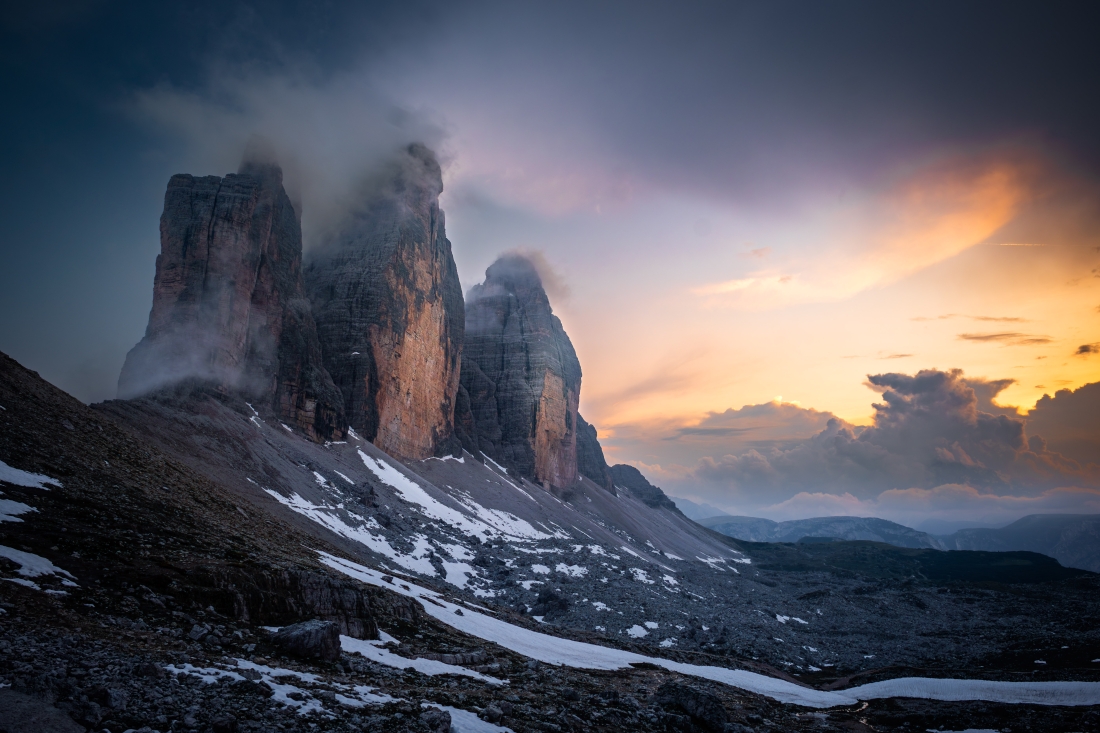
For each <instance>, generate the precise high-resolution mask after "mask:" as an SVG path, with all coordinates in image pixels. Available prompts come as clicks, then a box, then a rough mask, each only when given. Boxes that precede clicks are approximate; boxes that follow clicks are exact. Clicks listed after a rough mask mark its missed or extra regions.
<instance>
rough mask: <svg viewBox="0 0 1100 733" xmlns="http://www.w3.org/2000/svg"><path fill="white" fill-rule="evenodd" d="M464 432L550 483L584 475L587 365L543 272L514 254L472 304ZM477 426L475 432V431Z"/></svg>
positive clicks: (465, 438) (466, 440)
mask: <svg viewBox="0 0 1100 733" xmlns="http://www.w3.org/2000/svg"><path fill="white" fill-rule="evenodd" d="M462 386H463V389H464V391H465V395H464V396H463V398H462V399H463V400H464V401H468V404H469V412H468V413H466V414H462V413H460V414H459V416H458V418H457V422H458V429H459V430H458V437H459V439H460V440H461V441H462V442H463V444H464V445H465V446H467V448H469V447H470V446H475V447H476V448H477V449H478V450H480V451H481V452H483V453H484V454H485V455H487V456H489V457H490V458H492V459H493V460H495V461H497V462H498V463H500V464H502V465H504V466H507V467H508V468H509V469H513V470H515V471H517V472H518V473H519V474H520V475H521V476H524V477H526V478H529V479H531V480H533V481H535V482H537V483H540V484H542V485H543V486H545V487H547V488H567V487H569V486H571V485H572V484H573V483H575V482H576V480H577V475H578V474H577V427H578V415H577V403H578V401H579V398H580V391H581V366H580V362H579V361H578V360H577V354H576V352H575V351H574V350H573V344H572V343H571V342H570V341H569V337H568V336H567V335H566V333H565V330H564V329H563V328H562V325H561V321H560V320H558V318H557V316H555V315H554V314H553V311H552V310H551V308H550V301H549V299H548V298H547V297H546V291H545V290H544V289H543V286H542V280H541V279H540V277H539V274H538V271H537V270H536V269H535V268H534V266H533V265H532V264H531V263H530V262H529V261H528V260H527V259H525V258H523V257H521V256H518V255H506V256H504V257H501V258H500V259H498V260H497V261H496V262H495V263H493V265H491V266H490V267H489V269H488V270H486V271H485V282H483V283H481V284H480V285H476V286H474V287H473V288H472V289H471V290H470V292H469V294H468V296H467V302H466V345H465V352H464V358H463V367H462ZM470 430H472V431H473V432H472V433H471V432H469V431H470Z"/></svg>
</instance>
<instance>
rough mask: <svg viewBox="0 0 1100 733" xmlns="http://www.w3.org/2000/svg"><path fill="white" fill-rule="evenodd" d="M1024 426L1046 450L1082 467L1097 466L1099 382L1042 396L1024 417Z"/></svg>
mask: <svg viewBox="0 0 1100 733" xmlns="http://www.w3.org/2000/svg"><path fill="white" fill-rule="evenodd" d="M1027 426H1028V432H1033V433H1035V434H1036V435H1041V436H1043V437H1044V438H1045V439H1046V441H1047V444H1048V446H1049V448H1050V450H1052V451H1057V452H1059V453H1062V454H1063V455H1065V456H1067V457H1069V458H1072V459H1073V460H1076V461H1078V462H1080V463H1082V464H1085V463H1096V464H1100V382H1093V383H1092V384H1086V385H1085V386H1083V387H1078V388H1077V389H1076V390H1068V389H1062V390H1058V392H1056V393H1055V394H1054V396H1053V397H1051V396H1050V395H1043V396H1042V398H1041V399H1040V400H1039V401H1038V402H1036V403H1035V408H1034V409H1032V410H1031V412H1029V413H1028V414H1027Z"/></svg>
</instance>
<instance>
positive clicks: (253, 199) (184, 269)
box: [118, 145, 344, 440]
mask: <svg viewBox="0 0 1100 733" xmlns="http://www.w3.org/2000/svg"><path fill="white" fill-rule="evenodd" d="M271 160H272V159H271V157H270V156H269V155H268V154H267V153H266V152H265V151H263V150H262V149H261V148H260V147H259V146H255V145H254V146H253V147H252V148H251V149H250V152H249V153H248V154H246V156H245V162H244V163H242V164H241V168H240V170H239V172H238V173H236V174H230V175H227V176H225V177H224V178H219V177H218V176H203V177H199V178H196V177H194V176H191V175H176V176H173V177H172V179H171V180H170V181H169V182H168V190H167V192H166V193H165V196H164V213H163V214H162V215H161V219H160V239H161V253H160V255H159V256H158V257H157V263H156V276H155V279H154V282H153V308H152V311H151V312H150V314H149V325H148V327H147V329H146V331H145V337H144V338H143V339H142V340H141V341H140V342H139V343H138V344H137V345H136V346H135V347H134V348H133V349H131V350H130V353H129V354H127V356H126V362H125V364H124V365H123V368H122V373H121V375H120V376H119V382H118V394H119V397H121V398H124V399H129V398H134V397H139V396H141V395H144V394H148V393H150V392H152V391H155V390H157V389H159V388H162V387H165V386H168V385H172V384H177V383H180V382H183V381H185V380H198V381H201V382H204V383H213V384H214V385H215V386H216V387H217V388H218V389H219V390H222V391H226V392H228V391H236V392H239V393H241V394H243V395H244V396H245V397H246V398H247V399H249V400H251V401H252V402H253V404H254V405H255V406H256V407H257V408H260V407H263V408H267V409H270V410H271V411H272V412H273V413H274V414H276V415H278V417H279V418H280V419H282V420H283V421H285V422H290V423H293V424H295V425H297V427H299V428H300V429H302V430H303V431H304V432H306V434H308V435H309V436H310V437H312V438H313V439H315V440H322V439H333V438H339V437H341V436H342V435H343V429H344V421H343V404H342V400H341V399H340V395H339V393H338V392H337V390H336V387H335V385H334V384H333V382H332V379H331V378H330V377H329V375H328V373H327V372H326V371H325V369H324V365H323V363H322V359H321V349H320V343H319V342H318V340H317V332H316V327H315V325H314V322H313V318H312V316H311V314H310V308H309V301H308V300H307V299H306V297H305V292H304V290H303V287H302V270H301V267H302V231H301V225H300V221H299V219H298V215H297V213H296V212H295V211H294V207H293V205H292V204H291V202H290V199H289V198H288V197H287V194H286V191H285V190H284V189H283V185H282V171H281V170H280V169H279V167H278V166H277V165H275V164H274V163H273V162H271Z"/></svg>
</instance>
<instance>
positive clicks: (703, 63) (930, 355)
mask: <svg viewBox="0 0 1100 733" xmlns="http://www.w3.org/2000/svg"><path fill="white" fill-rule="evenodd" d="M1094 14H1095V11H1094V10H1092V8H1090V7H1089V6H1088V5H1086V4H1081V5H1079V6H1075V5H1072V4H1067V5H1059V6H1058V7H1057V8H1054V9H1052V8H1049V7H1042V6H1039V5H1024V4H1012V3H968V4H965V5H960V4H958V3H934V2H933V3H923V4H921V5H920V6H911V7H902V6H884V5H882V4H877V3H870V2H835V3H810V2H793V3H786V2H777V3H682V4H676V5H672V4H661V3H637V2H634V3H619V2H602V3H571V2H559V3H544V4H534V3H481V2H474V3H446V4H444V3H432V2H423V3H420V2H411V3H347V4H342V3H337V2H322V3H309V4H291V3H267V4H262V5H261V4H252V5H250V4H248V3H203V2H199V3H191V4H188V6H187V7H153V6H146V5H145V4H137V3H113V2H106V1H88V2H79V1H75V2H61V3H46V4H41V5H40V6H38V5H36V6H35V7H33V8H30V7H29V8H27V9H23V10H13V11H10V12H8V13H7V14H6V15H5V17H4V18H3V19H2V20H0V22H2V24H3V25H2V29H3V40H4V42H3V44H0V45H2V48H0V58H2V59H3V64H4V69H5V73H4V74H3V78H2V79H0V89H2V90H3V94H4V98H5V99H6V100H7V103H6V104H5V111H4V113H3V116H2V117H0V124H2V125H3V131H4V134H5V139H6V140H8V141H9V144H8V145H5V146H4V149H3V150H2V151H0V161H2V165H3V168H4V171H5V175H4V177H3V181H2V182H0V186H2V187H3V190H2V201H3V204H0V205H2V206H3V209H4V217H3V221H4V225H3V227H2V228H0V236H2V237H3V240H2V241H0V247H2V253H0V256H2V258H3V267H2V268H0V303H2V307H3V313H4V317H3V318H2V319H0V350H3V351H5V352H7V353H9V354H11V355H12V356H13V357H15V358H17V359H19V360H20V361H21V362H23V363H24V364H25V365H27V366H28V367H30V368H32V369H35V370H37V371H39V372H41V373H42V375H43V376H44V377H46V378H47V379H49V380H50V381H52V382H54V383H55V384H57V385H58V386H60V387H62V388H64V389H66V390H67V391H69V392H71V393H73V394H74V395H75V396H77V397H78V398H80V399H82V400H85V401H98V400H102V399H109V398H112V397H113V396H114V388H115V383H116V380H117V375H118V371H119V369H120V367H121V364H122V360H123V358H124V356H125V353H126V351H127V350H128V349H129V348H130V347H131V346H133V344H134V343H136V342H137V340H138V339H139V338H140V337H141V335H142V333H143V331H144V327H145V323H146V319H147V316H148V311H149V306H150V302H151V292H152V279H153V266H154V260H155V257H156V254H157V252H158V251H159V242H158V230H157V222H158V217H159V214H160V207H161V203H162V197H163V191H164V186H165V183H166V182H167V179H168V177H169V176H170V175H172V174H173V173H178V172H190V173H195V174H219V175H223V174H225V173H227V172H230V171H232V170H235V169H236V165H237V161H238V159H239V157H240V154H241V151H242V150H243V145H244V142H245V141H246V140H247V138H248V137H249V136H250V135H251V134H252V133H256V132H258V133H261V134H263V135H265V136H266V137H268V138H269V139H271V140H272V141H273V143H274V144H275V146H276V149H277V150H278V151H279V155H280V159H281V162H282V164H283V166H284V169H285V171H286V180H287V185H288V189H290V190H291V193H292V196H293V197H294V198H295V200H296V201H298V202H300V205H301V211H302V217H303V228H304V232H305V239H306V242H305V246H306V248H307V250H308V248H309V246H310V244H311V239H315V238H317V237H318V236H319V235H320V234H321V233H322V232H323V231H324V229H325V227H326V226H328V225H329V224H330V223H331V222H333V221H336V220H337V219H338V218H339V216H340V212H341V211H342V209H343V207H344V206H345V205H346V202H347V200H348V198H349V197H350V196H352V195H353V193H352V192H353V190H354V186H355V183H356V181H357V180H358V178H359V177H361V176H363V175H364V174H365V172H367V171H369V170H370V168H371V166H372V165H375V164H377V162H378V161H379V160H381V159H382V158H383V157H384V156H385V155H387V154H389V152H391V151H392V150H393V148H394V147H395V146H396V145H399V144H402V143H405V142H408V141H411V140H419V141H424V142H426V143H428V144H429V145H431V146H432V147H433V148H434V149H436V150H437V152H438V153H439V154H440V156H441V159H442V161H443V163H444V171H445V172H444V180H445V190H444V194H443V198H442V201H441V205H442V207H443V209H444V210H445V212H446V216H447V232H448V236H449V238H450V240H451V242H452V246H453V251H454V256H455V260H456V262H457V264H458V268H459V273H460V277H461V279H462V283H463V288H464V290H465V289H468V288H469V287H471V286H472V285H474V284H476V283H477V282H479V281H480V280H481V279H482V277H483V273H484V270H485V268H486V267H487V266H488V265H489V264H490V263H491V262H492V261H493V260H494V259H495V258H496V257H497V256H498V255H499V254H501V253H502V252H506V251H511V250H520V251H526V252H530V253H537V254H538V255H539V256H540V258H541V260H542V261H544V263H545V264H544V268H543V269H544V279H545V280H546V283H547V285H548V290H549V293H550V298H551V302H552V304H553V306H554V309H555V312H556V313H557V314H558V315H559V316H560V317H561V318H562V321H563V323H564V325H565V327H566V330H567V332H568V333H569V335H570V337H571V338H572V340H573V343H574V345H575V346H576V349H577V352H578V355H579V357H580V360H581V364H582V367H583V370H584V382H583V390H582V394H581V410H582V413H583V414H584V415H585V417H586V418H587V419H588V420H589V421H590V422H592V423H593V424H594V425H596V426H597V428H598V429H599V433H600V437H601V442H602V443H603V446H604V449H605V451H606V453H607V456H608V459H609V462H629V463H632V464H634V465H637V466H638V467H640V468H642V469H643V470H644V471H645V472H646V474H647V476H649V478H650V479H651V480H652V481H653V482H654V483H657V484H659V485H662V486H664V487H665V488H666V490H668V491H669V492H670V493H674V494H677V495H680V496H685V497H687V498H692V499H696V500H700V501H706V502H708V503H710V504H713V505H715V506H718V507H720V508H723V509H726V510H729V511H733V512H739V513H757V514H761V515H767V516H773V517H775V518H793V517H796V516H812V515H814V514H821V513H832V514H835V513H862V514H868V515H872V514H873V515H877V516H886V518H890V519H896V520H899V521H905V520H913V521H910V523H917V522H916V521H915V520H916V519H928V518H937V517H938V518H942V519H945V520H954V519H962V520H966V519H970V520H974V521H978V520H982V521H1002V520H1007V519H1012V518H1015V517H1017V516H1021V515H1022V514H1026V513H1030V512H1031V511H1089V512H1100V478H1098V476H1097V473H1096V471H1092V472H1090V471H1089V470H1087V464H1088V462H1089V460H1092V461H1094V462H1095V463H1100V455H1096V454H1095V453H1092V452H1090V451H1093V450H1094V448H1095V447H1096V446H1097V445H1100V424H1098V423H1097V420H1098V419H1100V418H1097V417H1096V415H1100V400H1098V398H1097V397H1095V396H1094V395H1093V392H1094V390H1086V389H1081V388H1082V387H1084V386H1085V385H1088V384H1090V383H1095V382H1098V381H1100V178H1098V175H1100V138H1097V137H1096V134H1095V131H1096V130H1097V129H1100V96H1098V95H1097V94H1096V93H1095V89H1096V88H1098V87H1100V79H1098V77H1100V48H1098V47H1097V46H1096V44H1095V43H1094V40H1093V39H1092V37H1091V29H1092V28H1094V27H1095V26H1094V21H1095V20H1096V18H1095V17H1093V16H1094ZM921 370H937V373H940V374H944V375H949V376H947V377H944V378H943V379H941V380H940V381H938V382H936V383H935V384H934V385H933V384H931V383H927V384H926V383H925V382H920V383H919V384H918V383H913V384H918V386H915V387H914V386H913V384H910V383H904V384H902V383H901V382H897V381H896V380H895V381H893V382H890V385H887V384H886V382H888V381H890V380H886V381H882V380H879V381H880V382H881V383H879V384H875V383H874V382H875V380H874V379H873V378H872V377H873V376H874V375H890V374H898V375H910V376H911V375H916V374H918V372H920V371H921ZM952 370H961V373H960V372H953V371H952ZM950 375H953V376H950ZM891 385H892V386H891ZM990 385H993V386H990ZM926 388H927V390H926V391H925V392H921V391H920V390H922V389H926ZM968 389H969V390H971V391H970V393H969V394H970V397H969V398H966V397H965V394H966V390H968ZM899 390H900V391H899ZM905 390H909V391H908V392H906V391H905ZM914 390H915V391H914ZM937 390H938V391H937ZM1060 390H1068V392H1064V393H1063V394H1064V395H1066V396H1064V397H1059V398H1058V399H1059V400H1061V401H1060V402H1057V404H1055V402H1054V401H1052V400H1051V399H1050V398H1053V397H1054V396H1055V394H1056V393H1058V392H1059V391H1060ZM887 393H889V394H894V395H901V397H899V399H902V398H904V399H902V402H900V403H897V404H894V403H891V405H892V407H891V409H892V410H894V411H893V412H890V411H884V410H882V409H877V408H875V407H873V406H872V405H873V404H875V403H877V404H882V402H881V401H882V400H883V399H884V395H885V394H887ZM921 395H925V396H927V399H928V400H930V402H928V404H936V405H948V404H955V403H954V402H951V400H947V401H941V400H940V396H944V395H947V396H953V397H952V399H955V398H957V399H963V400H964V401H965V399H972V400H973V404H972V405H971V407H973V408H974V409H977V410H979V411H981V413H982V414H987V415H993V414H998V413H999V414H1000V416H1001V417H1004V418H1005V419H1007V420H1010V421H1011V420H1022V419H1023V417H1022V416H1026V413H1028V411H1030V410H1032V409H1033V408H1035V406H1036V403H1037V402H1039V401H1040V400H1041V399H1042V398H1043V396H1044V395H1049V396H1050V398H1048V399H1047V402H1045V403H1042V404H1043V405H1045V406H1046V407H1045V411H1043V412H1042V414H1041V415H1040V414H1039V411H1037V412H1036V413H1035V416H1034V417H1033V418H1032V419H1030V420H1029V421H1028V422H1027V428H1026V431H1027V436H1028V437H1030V436H1032V435H1036V434H1039V433H1038V430H1039V426H1042V427H1043V430H1044V431H1045V433H1044V434H1043V437H1044V438H1046V439H1047V440H1048V441H1050V443H1051V450H1050V451H1048V450H1047V449H1046V448H1042V447H1041V446H1038V445H1037V444H1036V446H1030V447H1021V446H1026V445H1029V444H1025V443H1021V442H1019V439H1018V438H1016V437H1009V438H1005V440H1006V441H1007V442H1006V443H1005V446H1009V445H1010V444H1011V445H1012V446H1015V447H1011V448H1005V450H1011V451H1014V453H1013V455H1014V456H1015V457H1014V458H1013V461H1010V462H1009V463H1003V462H999V461H1001V458H997V457H995V456H993V455H992V454H990V455H989V456H987V457H986V458H985V459H984V461H985V462H984V464H982V467H983V468H984V469H988V470H989V471H992V472H994V473H997V472H999V474H998V475H999V476H1000V477H1001V479H998V480H996V481H995V480H993V479H991V478H989V476H985V475H984V474H982V475H979V474H978V473H974V471H976V470H977V469H974V467H973V466H971V467H970V468H968V471H970V472H969V473H966V472H964V473H960V474H958V475H955V474H951V475H950V476H949V475H948V474H945V473H944V472H943V471H944V470H945V469H943V466H944V465H947V464H945V463H943V461H945V460H947V459H943V458H942V456H941V457H940V458H936V459H935V460H936V461H939V463H936V464H935V466H934V467H931V468H930V466H932V464H931V463H928V461H925V462H924V463H920V465H919V466H918V465H917V464H916V463H912V464H910V463H907V462H906V461H909V459H910V458H912V459H913V460H914V461H916V458H913V456H911V455H910V454H909V453H907V452H906V451H907V450H909V448H904V449H903V448H899V447H897V445H895V443H892V442H891V441H893V440H894V439H895V438H894V437H891V436H892V434H891V433H890V429H888V427H887V423H888V422H889V424H890V425H894V424H895V422H890V421H897V420H910V419H915V418H912V415H913V414H917V412H919V410H918V411H917V412H912V411H910V412H905V411H904V410H905V409H908V408H907V407H905V406H910V407H912V406H914V405H917V404H918V403H920V404H924V403H923V402H921V400H924V399H925V397H922V396H921ZM959 395H963V397H959ZM906 400H908V401H906ZM991 400H995V402H994V401H991ZM1090 400H1091V401H1090ZM899 405H901V407H899ZM913 409H914V410H916V408H915V407H913ZM921 409H923V408H921ZM943 409H945V410H946V409H955V408H954V407H951V408H948V407H944V408H943ZM899 410H900V412H899ZM972 413H973V410H971V412H968V413H966V414H965V415H963V417H960V418H959V419H961V420H963V421H964V422H966V421H967V420H970V421H971V422H973V420H972V418H973V414H972ZM921 414H923V413H921ZM959 414H960V415H962V414H963V413H959ZM1090 415H1091V416H1092V417H1091V418H1090V417H1089V416H1090ZM1052 416H1053V417H1052ZM1081 416H1084V417H1081ZM830 418H835V419H836V420H837V423H836V424H837V425H846V426H849V427H848V428H844V429H846V430H850V431H851V438H850V439H849V438H848V437H844V436H843V435H842V436H840V437H836V436H834V438H835V440H837V441H841V442H844V441H848V442H846V443H845V445H849V443H850V445H851V446H855V447H858V448H866V447H867V446H868V445H872V444H873V445H875V446H877V448H880V449H881V450H883V451H886V453H887V454H888V457H889V458H890V461H888V463H889V465H890V466H892V467H893V468H891V471H894V469H896V468H897V466H899V465H901V464H904V465H905V466H907V468H905V469H904V470H902V469H897V470H896V471H894V472H892V473H891V472H890V471H885V469H884V470H883V471H885V472H883V471H880V472H879V473H878V474H875V476H873V477H868V476H866V475H864V474H863V473H860V474H859V475H858V476H857V475H856V474H854V473H851V472H845V470H841V468H838V466H840V465H841V464H840V463H838V462H837V461H840V460H841V459H839V458H837V457H836V456H833V455H831V454H830V455H829V456H826V455H824V454H821V453H814V452H813V451H811V450H810V447H812V446H813V445H817V444H816V443H814V442H813V441H814V440H815V436H819V438H820V440H824V438H823V437H820V436H824V435H826V433H827V431H828V430H830V429H831V428H829V419H830ZM1090 419H1091V420H1092V422H1089V420H1090ZM1075 420H1076V421H1077V422H1074V421H1075ZM1082 421H1083V422H1082ZM980 422H981V421H980V420H979V422H978V423H975V424H979V423H980ZM1078 423H1080V424H1078ZM899 424H900V423H899ZM921 424H922V425H924V423H921ZM929 424H931V423H929ZM990 424H992V423H990ZM868 426H870V427H869V431H868V430H862V429H863V428H867V427H868ZM861 430H862V432H861ZM876 430H877V431H878V432H875V431H876ZM945 430H946V428H945ZM937 435H940V434H937ZM895 437H896V436H895ZM956 437H957V439H956V440H955V443H954V445H955V446H959V450H962V451H963V453H961V454H958V453H957V452H952V451H955V448H954V447H952V446H951V445H947V447H946V448H944V446H940V445H936V446H933V445H932V444H931V443H929V444H928V446H926V447H927V448H928V451H931V453H929V455H933V454H934V453H935V451H936V450H938V449H943V450H947V451H948V452H949V453H951V455H952V456H954V457H953V458H951V459H950V461H948V463H951V461H954V462H955V463H951V465H956V464H957V465H959V466H962V465H964V464H966V461H970V462H971V463H975V462H976V463H982V459H979V458H976V457H975V456H976V455H977V454H976V453H975V451H978V452H980V451H981V450H983V448H982V447H981V446H987V447H988V442H989V438H988V436H985V437H982V436H977V435H976V434H975V435H969V434H967V435H963V434H961V433H960V434H959V435H958V436H956ZM936 439H937V440H941V441H942V440H943V438H942V435H940V437H938V438H936ZM971 439H972V440H973V444H972V445H971V443H968V442H967V441H969V440H971ZM820 440H819V442H820ZM930 440H931V438H930ZM1014 440H1015V441H1016V443H1012V441H1014ZM875 441H878V442H877V443H876V442H875ZM983 441H985V442H983ZM918 442H919V441H918ZM1052 451H1053V452H1052ZM1059 451H1061V452H1060V453H1059ZM1063 453H1064V454H1065V456H1066V457H1067V458H1071V459H1072V460H1074V461H1076V465H1077V468H1073V467H1072V466H1069V465H1068V464H1059V463H1057V461H1056V460H1055V459H1053V458H1050V456H1051V455H1055V454H1057V455H1062V454H1063ZM811 454H812V455H811ZM914 455H915V454H914ZM936 455H939V454H936ZM746 456H747V457H748V458H746ZM753 456H755V457H759V459H760V461H757V463H756V464H753V465H752V466H750V465H749V463H748V462H749V459H752V460H753V461H755V460H756V458H754V457H753ZM964 457H965V458H964ZM844 460H845V461H849V462H850V459H849V458H845V459H844ZM921 460H924V459H921ZM929 460H931V459H929ZM761 461H762V463H761ZM815 461H816V463H815ZM1044 461H1045V463H1043V462H1044ZM1052 461H1053V462H1052ZM1029 462H1030V463H1029ZM1024 463H1027V465H1028V466H1029V468H1027V469H1026V470H1025V469H1024V468H1021V466H1023V464H1024ZM1039 463H1042V464H1043V466H1046V468H1043V469H1042V471H1040V470H1039V469H1037V468H1035V467H1034V466H1035V465H1038V464H1039ZM845 465H847V464H845ZM883 465H885V464H883ZM761 466H763V468H761ZM826 466H828V467H831V468H828V469H826ZM1052 466H1053V467H1052ZM1082 466H1084V467H1082ZM863 468H865V466H863V464H861V469H860V470H862V469H863ZM971 469H973V470H971ZM960 470H961V469H960ZM1043 471H1045V473H1043ZM830 472H832V473H830ZM1040 474H1041V475H1040ZM991 475H992V474H991ZM822 476H830V477H831V478H830V479H829V480H825V479H820V480H819V479H817V478H814V477H822ZM945 476H947V478H944V477H945ZM948 479H950V480H948ZM1002 479H1003V480H1002ZM890 492H895V493H890ZM898 492H900V493H898ZM905 492H910V493H908V494H906V493H905ZM913 492H917V493H913ZM920 492H924V493H920Z"/></svg>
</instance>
